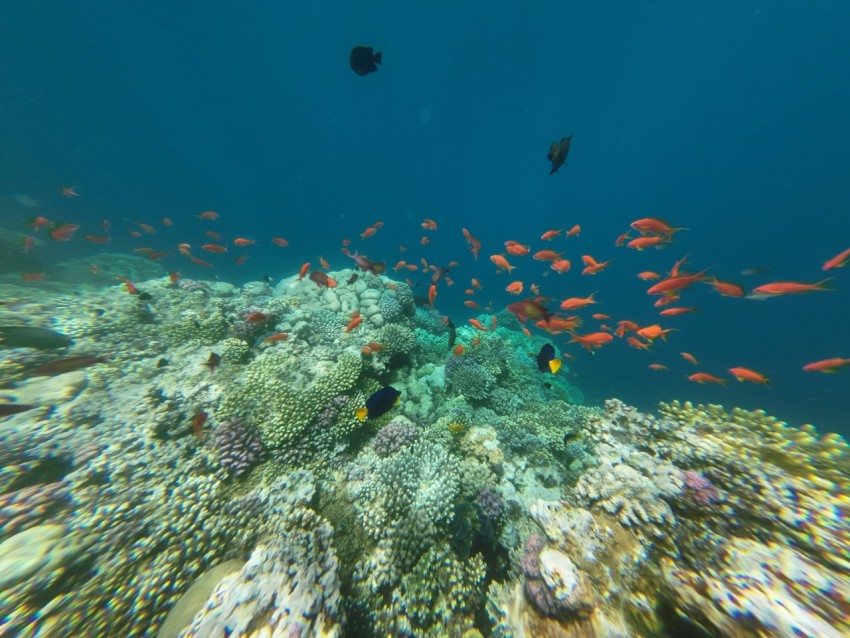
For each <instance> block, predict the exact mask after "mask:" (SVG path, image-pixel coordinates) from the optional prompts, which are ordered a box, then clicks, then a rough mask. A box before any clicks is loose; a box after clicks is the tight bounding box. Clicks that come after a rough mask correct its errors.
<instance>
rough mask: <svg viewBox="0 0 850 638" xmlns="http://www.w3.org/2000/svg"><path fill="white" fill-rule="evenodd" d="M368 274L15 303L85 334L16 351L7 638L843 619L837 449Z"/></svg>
mask: <svg viewBox="0 0 850 638" xmlns="http://www.w3.org/2000/svg"><path fill="white" fill-rule="evenodd" d="M121 259H122V261H121V262H120V263H117V264H113V265H112V266H110V264H109V263H108V262H109V259H108V255H103V256H101V262H100V266H99V267H101V268H104V269H110V268H113V269H116V270H117V269H119V268H121V269H124V268H129V267H130V266H133V265H134V264H135V265H136V266H138V272H139V273H146V272H147V271H146V270H144V269H145V268H148V269H149V268H150V265H149V264H148V263H147V262H144V261H142V263H136V262H135V261H134V260H133V259H132V258H131V259H130V260H129V261H127V258H126V257H122V258H121ZM81 268H82V267H81ZM353 274H355V273H354V271H351V270H342V271H336V272H330V273H328V275H329V276H330V277H331V278H332V279H333V280H334V281H335V282H337V286H336V287H325V286H320V285H317V283H316V282H315V281H312V280H310V279H309V278H307V277H305V278H303V279H301V280H299V279H298V278H297V277H290V278H287V279H283V280H281V281H278V282H276V283H275V285H274V286H271V285H269V284H268V283H267V282H249V283H247V284H245V285H244V286H242V287H241V288H237V287H235V286H232V285H230V284H227V283H225V282H221V281H196V280H179V281H178V282H177V283H176V284H175V283H174V282H172V281H170V279H169V278H167V277H165V276H163V273H161V272H159V271H158V270H154V271H152V272H150V273H148V274H147V275H146V276H148V277H153V278H152V279H147V280H145V279H144V278H142V277H140V278H139V280H138V281H136V282H135V283H136V286H137V287H138V288H139V290H141V291H143V292H144V293H146V297H145V298H144V299H142V298H139V297H140V296H139V295H130V294H129V293H128V292H127V290H126V289H125V288H124V286H123V284H122V285H121V286H108V287H106V288H102V289H92V290H91V291H88V292H87V294H86V295H84V296H79V297H78V296H74V295H65V294H63V293H61V292H58V291H57V292H42V293H40V294H39V295H38V296H37V297H33V299H37V300H32V301H20V302H18V303H16V304H15V305H14V307H10V308H9V310H8V323H9V325H14V324H16V323H17V324H20V325H31V326H33V327H39V328H44V329H45V330H52V331H56V332H59V333H61V334H64V335H65V336H67V337H69V338H70V339H72V342H70V343H67V344H66V345H65V346H64V349H63V350H62V351H61V353H58V354H52V353H49V352H45V351H42V350H39V349H36V348H25V347H21V348H16V347H5V348H3V349H0V370H2V371H3V374H4V379H5V380H6V381H7V382H6V383H5V384H4V385H3V386H2V388H0V403H2V404H4V405H5V404H24V405H26V406H27V408H28V409H27V410H24V411H20V412H19V413H13V414H9V415H5V416H3V417H0V418H2V428H0V464H2V470H0V634H2V635H10V636H12V635H15V636H51V635H79V636H119V635H120V636H128V637H135V636H140V637H141V636H160V637H162V638H168V637H172V638H176V637H177V636H185V637H188V636H199V637H200V636H226V635H229V636H256V637H257V638H259V637H260V636H280V637H283V636H286V637H292V636H300V637H306V636H337V637H340V638H341V637H343V636H357V637H359V636H366V637H369V636H416V637H418V636H422V637H434V636H463V637H466V638H473V637H474V636H485V635H487V636H497V637H498V636H502V637H508V636H511V637H519V636H552V637H557V636H563V637H571V638H575V637H579V636H581V637H585V636H587V637H591V636H600V637H601V636H613V635H616V636H633V637H635V638H637V637H643V636H652V637H656V636H657V637H663V636H683V635H694V636H696V635H708V636H715V635H716V636H732V637H734V638H738V637H742V638H743V637H747V636H753V637H766V636H781V637H786V636H787V637H789V638H790V637H798V636H817V637H829V638H831V637H833V636H835V637H838V636H846V635H850V621H849V620H848V618H850V580H848V573H850V549H848V548H850V524H848V519H850V499H848V487H850V475H848V471H849V470H850V453H849V452H848V446H847V443H846V442H845V440H844V439H843V438H841V437H840V436H837V435H834V434H826V435H819V434H818V432H817V431H816V430H815V428H813V427H812V426H803V427H801V428H796V427H792V426H791V425H788V424H785V423H782V422H779V421H777V420H776V419H773V418H771V417H769V416H767V415H766V414H764V413H763V412H758V411H755V412H752V411H746V410H740V409H731V410H726V409H724V408H722V407H720V406H713V405H708V406H695V405H692V404H690V403H687V402H675V401H674V402H671V403H668V404H662V405H661V406H660V408H659V410H658V413H657V414H654V415H653V414H646V413H642V412H640V411H638V410H636V409H635V408H632V407H630V406H628V405H625V404H623V403H621V402H619V401H617V400H613V399H612V400H609V401H607V402H606V403H605V404H604V406H597V407H594V406H586V405H581V403H582V393H581V390H580V389H579V388H577V387H575V386H573V385H572V384H571V383H570V381H569V379H570V378H572V377H567V375H566V374H565V371H566V365H565V366H564V367H563V368H562V371H561V372H560V373H558V374H551V373H549V372H548V371H547V372H546V373H542V372H541V371H540V370H539V368H538V367H537V362H536V360H535V355H534V352H537V351H539V350H540V348H541V347H542V345H543V344H544V343H546V341H545V340H543V339H541V338H539V337H533V338H532V339H531V341H530V342H529V337H527V336H526V335H525V334H523V332H522V326H521V325H520V324H519V323H518V322H517V321H516V320H515V319H514V318H513V317H512V316H508V315H505V316H503V315H502V314H500V315H499V316H498V317H497V321H496V322H495V323H494V322H493V317H492V316H490V315H481V316H479V317H478V321H480V322H481V324H482V325H483V326H486V327H488V330H487V331H486V332H485V331H481V330H477V329H473V328H472V327H471V326H466V325H463V326H458V327H455V326H454V324H451V323H450V321H449V320H448V319H447V318H446V317H444V316H443V315H441V314H440V313H439V312H438V311H437V310H435V309H434V308H433V307H427V306H422V305H417V303H420V304H421V303H422V302H421V300H420V299H418V298H415V297H414V295H413V292H412V291H411V289H410V287H409V286H407V285H406V284H404V283H401V282H398V281H393V280H392V279H390V278H388V277H385V276H383V275H375V274H372V273H365V272H360V273H357V274H358V277H357V278H354V277H353V276H352V275H353ZM316 279H317V280H318V281H320V282H321V281H322V279H321V277H317V278H316ZM348 282H350V283H348ZM20 296H21V298H22V299H23V298H25V295H20ZM33 317H51V318H52V320H51V321H50V322H49V325H48V323H47V322H43V323H38V322H36V323H33V322H31V321H30V318H33ZM355 319H359V321H355ZM530 343H531V344H532V345H529V344H530ZM450 344H451V348H450ZM457 344H462V345H464V348H462V349H458V348H456V347H455V345H457ZM93 354H96V355H97V356H98V357H99V358H100V359H99V360H98V361H94V362H88V363H86V364H85V365H82V367H79V368H76V369H73V370H70V371H68V372H66V373H60V374H55V375H52V376H33V375H31V374H30V373H29V372H28V371H30V370H32V369H33V368H34V367H35V366H38V365H42V364H45V363H48V362H51V361H53V360H55V359H62V358H69V357H76V356H80V357H84V356H90V355H93ZM388 386H391V387H392V388H394V390H395V391H396V392H397V394H398V397H397V401H396V402H394V403H393V402H392V401H389V402H385V403H382V404H381V406H380V409H377V407H376V406H377V405H378V404H379V403H380V401H378V400H377V399H375V397H384V400H385V397H386V396H391V397H392V398H395V393H393V394H392V395H387V394H386V392H388V391H387V390H385V389H386V388H387V387H388ZM382 392H383V393H384V394H382ZM370 397H371V398H370Z"/></svg>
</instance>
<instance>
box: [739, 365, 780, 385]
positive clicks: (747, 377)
mask: <svg viewBox="0 0 850 638" xmlns="http://www.w3.org/2000/svg"><path fill="white" fill-rule="evenodd" d="M729 374H731V375H732V376H733V377H735V378H736V379H737V380H738V381H749V382H750V383H762V384H764V385H767V384H769V383H770V379H768V378H767V377H766V376H764V375H763V374H762V373H761V372H756V371H755V370H750V369H749V368H729Z"/></svg>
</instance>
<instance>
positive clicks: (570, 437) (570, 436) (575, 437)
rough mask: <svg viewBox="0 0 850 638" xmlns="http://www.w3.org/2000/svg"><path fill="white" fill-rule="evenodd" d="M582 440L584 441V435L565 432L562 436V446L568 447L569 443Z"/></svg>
mask: <svg viewBox="0 0 850 638" xmlns="http://www.w3.org/2000/svg"><path fill="white" fill-rule="evenodd" d="M582 439H584V435H583V434H582V433H581V432H576V431H573V432H567V433H566V434H564V445H569V444H570V443H574V442H576V441H581V440H582Z"/></svg>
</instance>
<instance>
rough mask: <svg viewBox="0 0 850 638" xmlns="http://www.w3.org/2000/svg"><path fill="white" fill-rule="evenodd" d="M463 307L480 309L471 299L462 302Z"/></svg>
mask: <svg viewBox="0 0 850 638" xmlns="http://www.w3.org/2000/svg"><path fill="white" fill-rule="evenodd" d="M463 305H464V306H466V307H467V308H480V307H481V306H479V305H478V304H477V303H475V302H474V301H472V299H467V300H466V301H464V302H463Z"/></svg>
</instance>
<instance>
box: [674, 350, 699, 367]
mask: <svg viewBox="0 0 850 638" xmlns="http://www.w3.org/2000/svg"><path fill="white" fill-rule="evenodd" d="M679 354H680V355H682V358H683V359H684V360H685V361H690V362H691V363H693V364H694V365H695V366H698V365H699V361H697V358H696V357H695V356H694V355H692V354H690V353H688V352H680V353H679Z"/></svg>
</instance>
